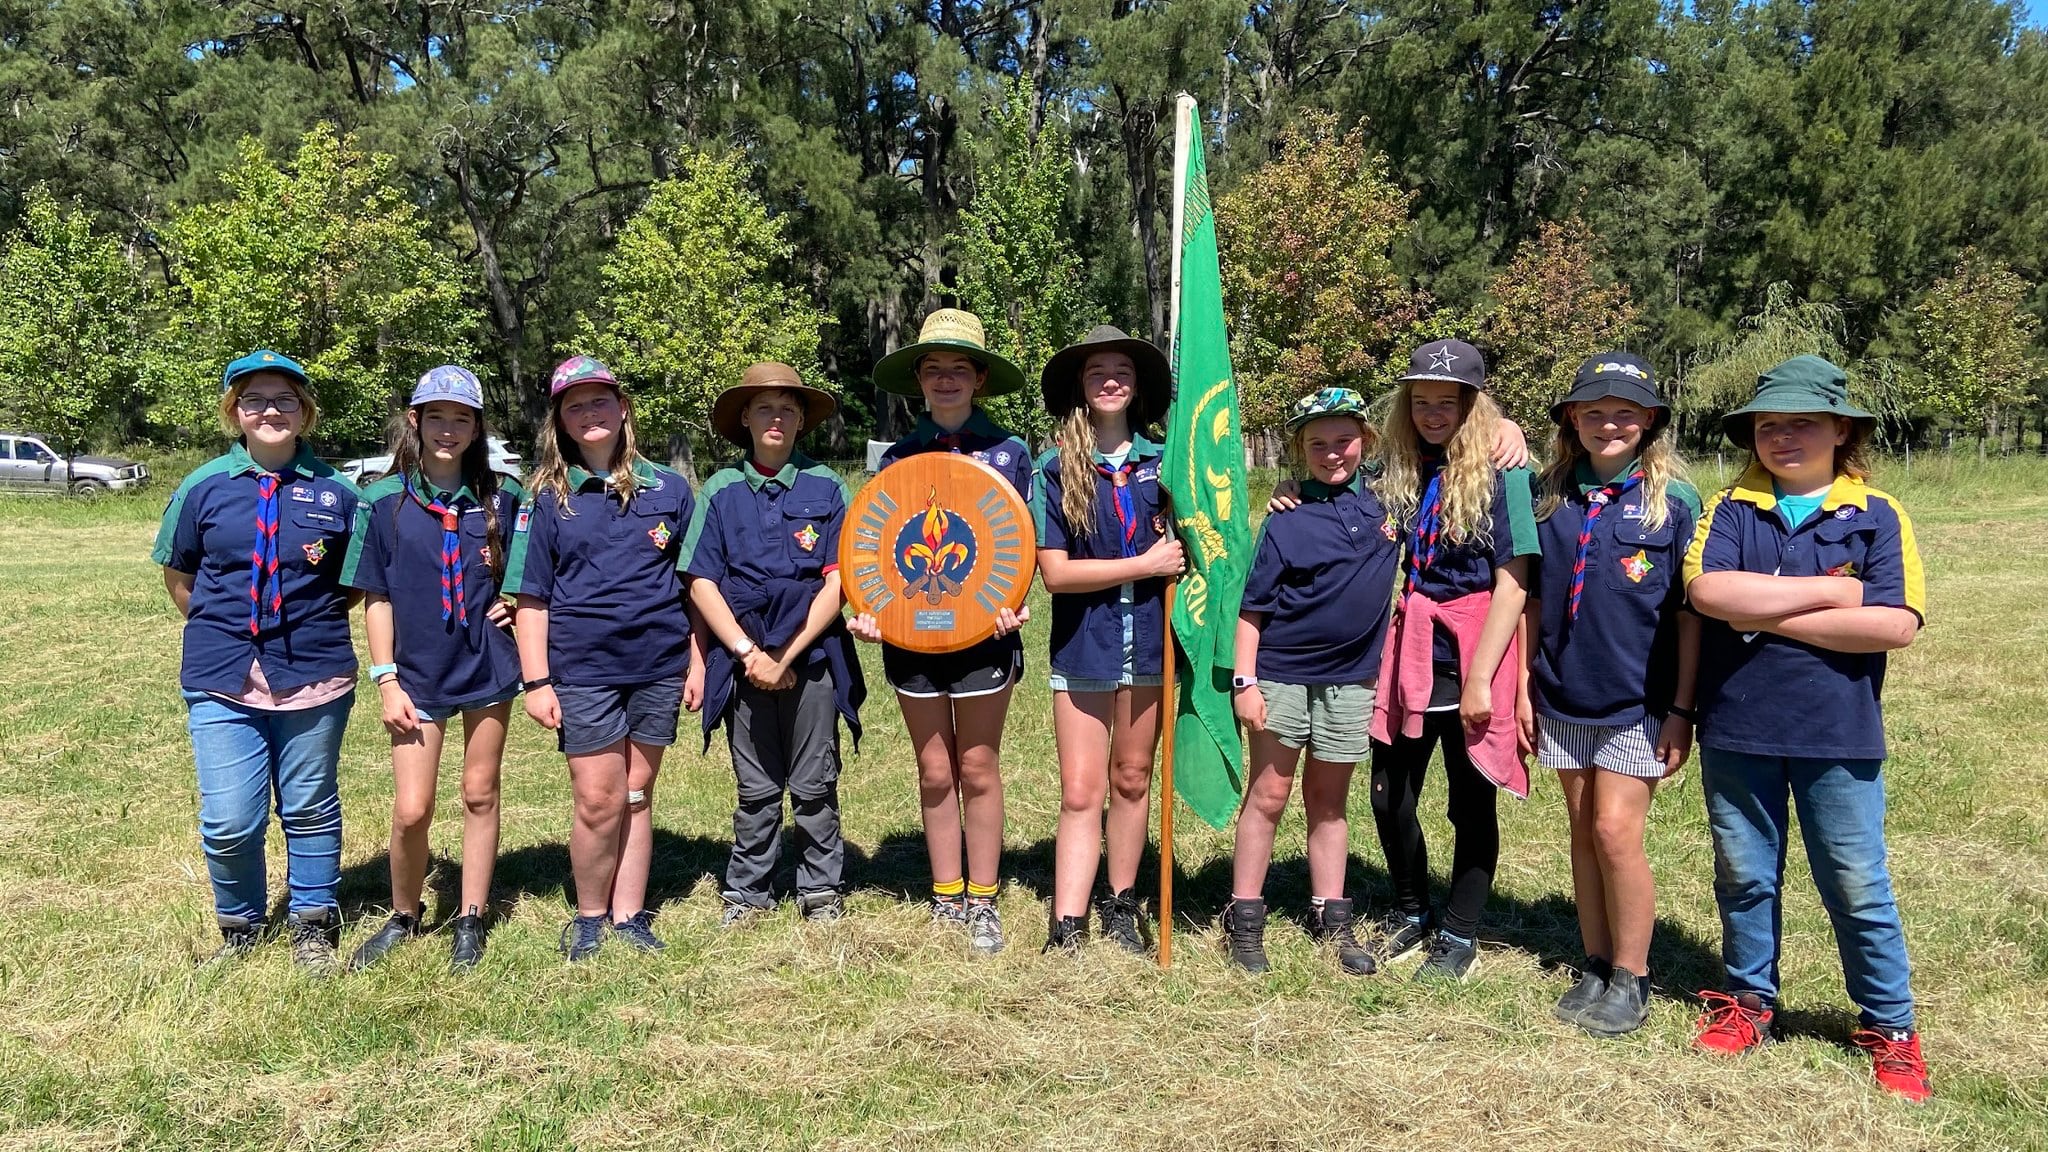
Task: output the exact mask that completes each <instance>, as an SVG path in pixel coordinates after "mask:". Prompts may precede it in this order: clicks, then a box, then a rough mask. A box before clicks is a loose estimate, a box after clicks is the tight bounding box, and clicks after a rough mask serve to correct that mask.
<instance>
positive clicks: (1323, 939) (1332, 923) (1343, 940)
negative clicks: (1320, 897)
mask: <svg viewBox="0 0 2048 1152" xmlns="http://www.w3.org/2000/svg"><path fill="white" fill-rule="evenodd" d="M1312 915H1313V916H1314V919H1313V920H1312V921H1311V922H1310V924H1309V929H1308V934H1309V936H1310V937H1312V938H1313V939H1314V940H1315V942H1316V943H1318V944H1321V945H1323V946H1325V947H1327V948H1330V949H1332V950H1334V951H1335V952H1336V953H1337V966H1338V967H1339V968H1341V969H1343V970H1344V971H1345V972H1346V973H1348V974H1349V975H1352V976H1370V975H1372V974H1373V973H1374V972H1377V971H1379V968H1380V966H1379V965H1378V964H1376V963H1374V962H1373V958H1372V953H1370V952H1367V951H1366V950H1365V946H1364V945H1362V944H1360V943H1359V942H1358V932H1357V928H1356V921H1355V919H1354V917H1353V915H1352V910H1351V901H1349V900H1325V901H1323V904H1322V907H1320V908H1317V909H1315V911H1314V912H1313V913H1312Z"/></svg>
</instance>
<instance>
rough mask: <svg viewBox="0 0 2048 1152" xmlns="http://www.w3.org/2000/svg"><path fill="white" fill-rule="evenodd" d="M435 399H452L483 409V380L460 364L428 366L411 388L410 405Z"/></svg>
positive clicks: (415, 405) (458, 402) (479, 409)
mask: <svg viewBox="0 0 2048 1152" xmlns="http://www.w3.org/2000/svg"><path fill="white" fill-rule="evenodd" d="M435 400H452V401H454V402H455V403H457V404H467V405H469V406H470V407H471V408H474V409H476V410H477V411H479V412H481V411H483V410H484V386H483V382H482V381H480V380H478V379H477V378H476V373H474V372H471V371H470V370H469V369H467V368H464V367H461V366H460V365H456V364H443V365H441V366H440V367H439V368H429V369H427V374H426V375H424V376H422V377H420V382H419V385H418V386H417V387H415V388H414V389H413V390H412V406H413V407H415V408H417V407H419V406H420V405H422V404H426V403H430V402H432V401H435Z"/></svg>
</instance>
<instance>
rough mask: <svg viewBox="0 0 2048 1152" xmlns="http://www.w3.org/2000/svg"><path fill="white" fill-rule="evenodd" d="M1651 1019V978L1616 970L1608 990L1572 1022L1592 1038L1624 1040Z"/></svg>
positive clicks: (1624, 970)
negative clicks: (1592, 1036) (1593, 1036)
mask: <svg viewBox="0 0 2048 1152" xmlns="http://www.w3.org/2000/svg"><path fill="white" fill-rule="evenodd" d="M1649 1018H1650V978H1649V977H1648V976H1638V975H1636V974H1635V973H1633V972H1630V971H1629V970H1627V969H1626V968H1616V969H1615V970H1614V975H1613V976H1612V977H1611V978H1610V979H1609V980H1608V982H1607V990H1606V991H1605V992H1602V993H1601V994H1600V998H1599V999H1598V1000H1595V1001H1593V1002H1592V1003H1591V1004H1588V1005H1586V1009H1585V1011H1583V1012H1580V1013H1579V1018H1578V1019H1577V1020H1574V1021H1572V1023H1574V1024H1577V1025H1578V1026H1579V1027H1581V1028H1583V1029H1585V1030H1586V1031H1587V1032H1589V1033H1591V1034H1593V1035H1595V1036H1603V1037H1608V1038H1612V1037H1615V1036H1626V1035H1628V1034H1629V1033H1631V1032H1633V1031H1635V1030H1636V1029H1638V1028H1641V1027H1642V1026H1643V1024H1644V1022H1646V1021H1648V1020H1649Z"/></svg>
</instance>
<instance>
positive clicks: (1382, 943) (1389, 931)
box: [1372, 912, 1436, 968]
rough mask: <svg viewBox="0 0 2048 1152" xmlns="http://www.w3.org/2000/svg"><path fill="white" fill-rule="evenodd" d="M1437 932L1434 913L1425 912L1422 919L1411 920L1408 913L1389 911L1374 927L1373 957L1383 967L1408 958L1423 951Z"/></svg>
mask: <svg viewBox="0 0 2048 1152" xmlns="http://www.w3.org/2000/svg"><path fill="white" fill-rule="evenodd" d="M1435 932H1436V917H1435V916H1433V915H1430V914H1427V913H1425V914H1424V915H1423V917H1422V919H1420V920H1411V919H1409V918H1408V916H1407V914H1406V913H1402V912H1389V913H1387V914H1386V916H1385V917H1383V918H1382V919H1381V920H1380V922H1379V924H1377V925H1376V926H1375V927H1374V929H1373V937H1374V939H1375V941H1376V943H1375V944H1374V945H1373V950H1372V954H1373V959H1375V960H1378V961H1379V963H1380V967H1382V968H1384V967H1386V966H1387V965H1389V964H1394V963H1398V962H1400V961H1402V960H1406V959H1407V958H1408V957H1410V956H1413V955H1415V953H1417V952H1419V951H1421V950H1422V948H1423V946H1424V945H1426V944H1428V943H1429V939H1430V937H1431V936H1432V935H1434V934H1435Z"/></svg>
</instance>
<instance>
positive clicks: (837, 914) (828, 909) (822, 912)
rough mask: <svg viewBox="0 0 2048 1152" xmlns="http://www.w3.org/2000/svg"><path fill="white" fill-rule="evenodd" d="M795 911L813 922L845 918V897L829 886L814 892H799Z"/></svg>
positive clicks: (827, 921) (821, 922) (819, 922)
mask: <svg viewBox="0 0 2048 1152" xmlns="http://www.w3.org/2000/svg"><path fill="white" fill-rule="evenodd" d="M796 908H797V911H799V912H801V913H803V917H804V919H806V920H808V921H810V922H811V923H813V924H829V923H831V922H832V921H834V920H844V919H845V918H846V897H844V896H842V895H840V894H839V893H838V892H836V891H834V890H833V889H830V888H822V889H819V890H818V891H816V892H799V893H797V896H796Z"/></svg>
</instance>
